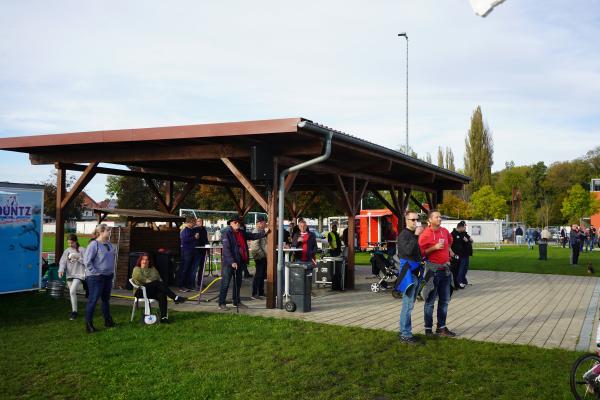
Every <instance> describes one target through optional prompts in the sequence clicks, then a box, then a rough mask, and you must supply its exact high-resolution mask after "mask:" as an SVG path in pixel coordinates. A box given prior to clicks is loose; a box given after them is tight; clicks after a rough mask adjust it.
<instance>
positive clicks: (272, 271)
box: [266, 160, 279, 308]
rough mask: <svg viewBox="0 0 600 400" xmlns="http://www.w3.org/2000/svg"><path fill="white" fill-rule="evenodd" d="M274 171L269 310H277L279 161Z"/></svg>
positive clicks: (270, 197) (270, 198)
mask: <svg viewBox="0 0 600 400" xmlns="http://www.w3.org/2000/svg"><path fill="white" fill-rule="evenodd" d="M273 171H274V173H273V177H274V178H273V185H272V188H271V190H270V191H269V195H268V197H267V205H268V209H267V214H268V215H269V222H268V227H269V231H270V233H269V234H268V235H267V288H266V289H267V292H266V294H267V300H266V302H267V303H266V306H267V308H275V306H276V304H275V297H276V296H277V285H276V282H277V233H278V232H277V201H278V199H277V195H278V190H279V188H278V179H277V177H278V176H279V173H278V171H277V160H273Z"/></svg>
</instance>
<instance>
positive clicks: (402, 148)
mask: <svg viewBox="0 0 600 400" xmlns="http://www.w3.org/2000/svg"><path fill="white" fill-rule="evenodd" d="M398 151H399V152H400V153H403V154H407V155H409V156H411V157H413V158H419V156H418V154H417V152H416V151H415V150H414V149H413V148H412V147H410V146H408V151H407V150H406V145H405V144H403V145H401V146H400V148H399V149H398Z"/></svg>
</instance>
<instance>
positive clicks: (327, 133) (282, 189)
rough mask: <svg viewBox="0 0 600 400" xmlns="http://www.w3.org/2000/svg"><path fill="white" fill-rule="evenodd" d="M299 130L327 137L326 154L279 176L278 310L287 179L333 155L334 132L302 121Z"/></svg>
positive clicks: (280, 295)
mask: <svg viewBox="0 0 600 400" xmlns="http://www.w3.org/2000/svg"><path fill="white" fill-rule="evenodd" d="M298 128H300V129H306V130H310V131H313V132H316V133H320V134H322V135H323V136H325V140H326V141H325V152H324V153H323V154H322V155H320V156H319V157H316V158H313V159H311V160H308V161H305V162H303V163H300V164H297V165H294V166H292V167H290V168H288V169H285V170H283V171H281V173H280V174H279V194H278V197H277V202H278V213H277V214H278V236H277V249H278V251H277V308H280V309H282V308H283V287H284V279H285V277H284V271H285V269H284V265H283V218H284V207H283V206H284V201H285V186H284V185H285V177H286V176H287V175H288V174H289V173H290V172H294V171H298V170H301V169H302V168H305V167H309V166H311V165H314V164H318V163H320V162H322V161H325V160H327V159H328V158H329V156H330V155H331V139H332V138H333V132H331V131H330V130H329V129H326V128H322V127H320V126H317V125H314V124H311V123H310V122H308V121H302V122H300V123H298Z"/></svg>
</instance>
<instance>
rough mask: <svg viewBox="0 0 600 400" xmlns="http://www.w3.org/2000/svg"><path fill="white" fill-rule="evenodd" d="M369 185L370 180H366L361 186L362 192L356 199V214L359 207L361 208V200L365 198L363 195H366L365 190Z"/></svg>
mask: <svg viewBox="0 0 600 400" xmlns="http://www.w3.org/2000/svg"><path fill="white" fill-rule="evenodd" d="M368 186H369V181H368V180H365V181H364V182H363V185H362V187H361V188H360V194H359V195H358V198H357V200H356V207H355V209H354V214H358V211H359V208H360V202H361V200H362V198H363V196H364V195H365V192H366V191H367V187H368Z"/></svg>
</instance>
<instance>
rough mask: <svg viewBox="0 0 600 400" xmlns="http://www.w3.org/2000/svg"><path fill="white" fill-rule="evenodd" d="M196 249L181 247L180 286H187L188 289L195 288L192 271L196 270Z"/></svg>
mask: <svg viewBox="0 0 600 400" xmlns="http://www.w3.org/2000/svg"><path fill="white" fill-rule="evenodd" d="M195 253H196V252H195V251H193V250H192V251H189V250H183V249H181V264H180V265H179V276H178V278H179V279H178V283H179V287H180V288H183V287H186V288H188V289H193V288H194V278H193V276H192V273H193V271H194V257H195V256H196V254H195Z"/></svg>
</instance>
